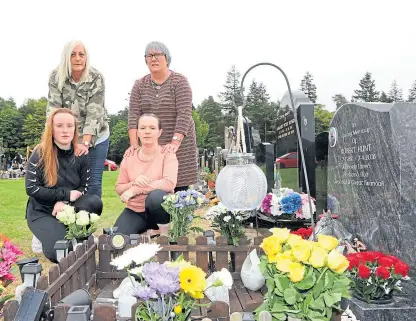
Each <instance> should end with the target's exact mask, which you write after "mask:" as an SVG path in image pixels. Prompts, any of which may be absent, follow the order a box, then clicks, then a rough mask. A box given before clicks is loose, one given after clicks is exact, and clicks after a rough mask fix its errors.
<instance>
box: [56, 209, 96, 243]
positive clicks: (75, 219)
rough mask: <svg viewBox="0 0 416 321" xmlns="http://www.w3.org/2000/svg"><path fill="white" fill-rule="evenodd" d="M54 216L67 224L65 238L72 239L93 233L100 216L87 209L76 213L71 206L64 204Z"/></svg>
mask: <svg viewBox="0 0 416 321" xmlns="http://www.w3.org/2000/svg"><path fill="white" fill-rule="evenodd" d="M56 218H57V219H58V220H59V222H61V223H63V224H65V225H66V226H67V233H66V236H65V238H66V239H68V240H72V239H80V238H85V237H88V236H90V235H91V234H92V233H94V232H95V231H96V230H97V224H96V223H97V222H98V220H99V219H100V216H99V215H97V214H94V213H88V212H87V211H79V212H78V213H76V212H75V208H74V207H73V206H70V205H65V206H64V208H63V210H62V211H60V212H58V213H57V214H56Z"/></svg>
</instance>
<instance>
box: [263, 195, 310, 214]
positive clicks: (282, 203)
mask: <svg viewBox="0 0 416 321" xmlns="http://www.w3.org/2000/svg"><path fill="white" fill-rule="evenodd" d="M311 200H312V213H311V211H310V208H309V202H308V194H304V193H301V194H300V193H297V192H295V191H293V189H290V188H281V189H280V196H278V195H276V194H274V193H268V194H267V195H266V196H265V197H264V199H263V201H262V203H261V205H260V210H261V212H262V213H265V214H267V215H269V216H281V215H283V214H290V215H292V214H295V218H297V219H310V218H311V217H312V214H313V213H314V212H315V211H316V207H315V203H314V202H315V199H314V198H313V197H311Z"/></svg>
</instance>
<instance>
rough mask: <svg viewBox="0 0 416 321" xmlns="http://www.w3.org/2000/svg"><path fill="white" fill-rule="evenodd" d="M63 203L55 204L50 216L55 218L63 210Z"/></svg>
mask: <svg viewBox="0 0 416 321" xmlns="http://www.w3.org/2000/svg"><path fill="white" fill-rule="evenodd" d="M64 206H65V203H64V202H56V203H55V206H54V207H53V210H52V216H56V214H58V212H60V211H62V210H63V209H64Z"/></svg>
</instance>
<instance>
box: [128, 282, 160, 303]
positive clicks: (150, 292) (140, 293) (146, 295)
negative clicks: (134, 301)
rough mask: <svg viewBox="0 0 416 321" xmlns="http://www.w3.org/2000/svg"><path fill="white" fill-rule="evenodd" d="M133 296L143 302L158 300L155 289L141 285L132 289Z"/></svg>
mask: <svg viewBox="0 0 416 321" xmlns="http://www.w3.org/2000/svg"><path fill="white" fill-rule="evenodd" d="M131 295H133V296H134V297H136V298H139V299H142V300H149V299H157V294H156V291H155V290H154V289H152V288H150V287H148V286H143V285H141V284H138V285H136V286H135V287H134V288H133V289H132V291H131Z"/></svg>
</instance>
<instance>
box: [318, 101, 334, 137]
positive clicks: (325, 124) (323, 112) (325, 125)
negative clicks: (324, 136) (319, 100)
mask: <svg viewBox="0 0 416 321" xmlns="http://www.w3.org/2000/svg"><path fill="white" fill-rule="evenodd" d="M333 116H334V112H330V111H329V110H327V109H326V108H325V105H320V104H319V105H318V106H316V107H315V135H318V134H319V133H322V132H325V131H329V124H330V122H331V119H332V117H333Z"/></svg>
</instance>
